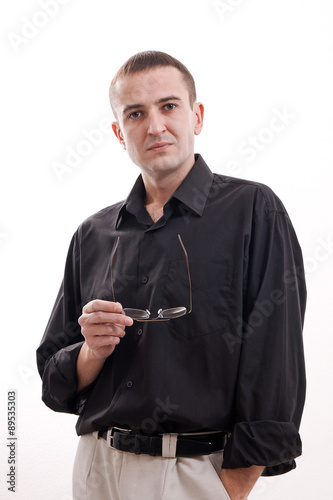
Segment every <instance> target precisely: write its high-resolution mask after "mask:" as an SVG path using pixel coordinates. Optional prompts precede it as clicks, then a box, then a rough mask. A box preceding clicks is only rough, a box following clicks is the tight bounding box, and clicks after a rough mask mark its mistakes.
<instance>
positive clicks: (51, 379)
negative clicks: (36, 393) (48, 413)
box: [42, 342, 83, 414]
mask: <svg viewBox="0 0 333 500" xmlns="http://www.w3.org/2000/svg"><path fill="white" fill-rule="evenodd" d="M82 344H83V342H79V343H77V344H73V345H71V346H68V347H65V348H63V349H61V350H60V351H58V352H57V353H56V354H54V355H53V356H52V357H51V358H50V359H49V360H48V362H47V363H46V366H45V370H44V374H43V393H42V400H43V401H44V403H45V404H46V405H47V406H48V407H49V408H51V409H52V410H54V411H59V412H65V413H75V414H78V413H80V409H82V401H81V395H80V394H78V393H77V373H76V361H77V357H78V355H79V352H80V350H81V347H82Z"/></svg>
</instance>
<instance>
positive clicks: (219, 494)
mask: <svg viewBox="0 0 333 500" xmlns="http://www.w3.org/2000/svg"><path fill="white" fill-rule="evenodd" d="M222 460H223V453H222V452H217V453H212V454H211V455H206V456H195V457H191V458H188V457H176V458H164V457H151V456H150V455H144V454H142V455H135V454H134V453H128V452H122V451H118V450H115V449H113V448H110V447H109V446H108V445H107V443H106V441H105V440H104V439H96V438H95V437H94V435H93V434H86V435H84V436H81V437H80V441H79V444H78V449H77V453H76V458H75V462H74V470H73V500H230V497H229V495H228V494H227V492H226V490H225V488H224V486H223V484H222V482H221V480H220V478H219V475H218V474H219V472H220V470H221V464H222Z"/></svg>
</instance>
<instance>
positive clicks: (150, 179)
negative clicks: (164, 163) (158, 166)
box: [141, 162, 193, 207]
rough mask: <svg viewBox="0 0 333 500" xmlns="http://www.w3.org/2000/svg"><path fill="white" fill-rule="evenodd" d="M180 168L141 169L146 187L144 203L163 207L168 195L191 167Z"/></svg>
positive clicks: (174, 189) (179, 183)
mask: <svg viewBox="0 0 333 500" xmlns="http://www.w3.org/2000/svg"><path fill="white" fill-rule="evenodd" d="M192 167H193V162H192V163H191V165H190V166H187V168H181V169H178V170H176V171H172V172H165V173H163V172H147V171H144V170H141V174H142V179H143V183H144V186H145V189H146V205H154V206H160V207H163V206H164V205H165V203H166V202H167V200H168V199H169V198H170V196H171V195H172V194H173V193H174V192H175V191H176V189H177V188H178V187H179V186H180V185H181V183H182V182H183V180H184V179H185V177H186V176H187V174H188V173H189V171H190V170H191V168H192Z"/></svg>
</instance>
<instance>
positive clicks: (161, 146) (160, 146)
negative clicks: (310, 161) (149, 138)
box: [148, 142, 172, 153]
mask: <svg viewBox="0 0 333 500" xmlns="http://www.w3.org/2000/svg"><path fill="white" fill-rule="evenodd" d="M171 145H172V143H171V142H155V143H154V144H153V145H152V146H150V147H149V148H148V151H155V152H157V153H159V152H161V151H165V150H166V149H168V147H169V146H171Z"/></svg>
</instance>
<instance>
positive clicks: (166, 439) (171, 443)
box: [162, 434, 178, 458]
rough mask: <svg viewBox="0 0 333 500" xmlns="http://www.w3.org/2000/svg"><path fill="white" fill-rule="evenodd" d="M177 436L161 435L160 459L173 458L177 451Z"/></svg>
mask: <svg viewBox="0 0 333 500" xmlns="http://www.w3.org/2000/svg"><path fill="white" fill-rule="evenodd" d="M177 437H178V434H163V438H162V457H165V458H175V457H176V451H177Z"/></svg>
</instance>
